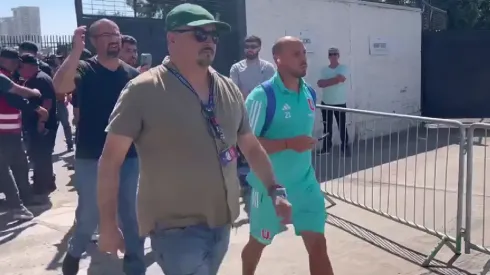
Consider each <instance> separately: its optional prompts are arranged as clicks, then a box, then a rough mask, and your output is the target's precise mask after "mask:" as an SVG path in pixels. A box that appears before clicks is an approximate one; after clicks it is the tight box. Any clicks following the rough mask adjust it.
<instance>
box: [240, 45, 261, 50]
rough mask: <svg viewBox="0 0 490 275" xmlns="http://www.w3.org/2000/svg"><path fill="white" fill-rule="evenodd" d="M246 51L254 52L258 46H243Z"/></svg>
mask: <svg viewBox="0 0 490 275" xmlns="http://www.w3.org/2000/svg"><path fill="white" fill-rule="evenodd" d="M244 48H245V49H246V50H256V49H258V48H259V46H257V45H247V44H245V47H244Z"/></svg>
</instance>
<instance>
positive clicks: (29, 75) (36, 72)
mask: <svg viewBox="0 0 490 275" xmlns="http://www.w3.org/2000/svg"><path fill="white" fill-rule="evenodd" d="M18 71H19V74H20V76H21V77H22V78H23V79H25V82H24V86H26V87H28V88H32V89H38V90H39V91H40V92H41V97H40V98H34V99H31V102H32V103H33V104H37V105H38V106H42V107H43V108H44V109H46V110H48V114H49V115H48V119H47V120H44V119H39V117H38V116H37V114H35V113H33V112H30V113H24V114H23V121H24V123H25V124H24V128H25V129H26V132H27V135H28V139H27V140H28V143H29V144H28V148H29V153H30V157H31V158H32V159H31V161H32V163H33V165H34V176H33V179H34V183H33V191H34V194H36V195H43V196H47V195H49V194H50V193H51V192H53V191H54V190H56V184H55V182H54V181H55V180H54V177H53V162H52V160H51V156H52V152H53V148H54V144H55V139H56V130H57V129H58V120H57V118H56V104H55V103H56V97H55V92H54V87H53V82H52V80H51V77H49V76H48V75H47V74H45V73H44V72H42V71H41V70H40V69H39V63H38V59H37V58H36V57H35V56H33V55H31V54H24V55H22V56H21V57H20V66H19V70H18Z"/></svg>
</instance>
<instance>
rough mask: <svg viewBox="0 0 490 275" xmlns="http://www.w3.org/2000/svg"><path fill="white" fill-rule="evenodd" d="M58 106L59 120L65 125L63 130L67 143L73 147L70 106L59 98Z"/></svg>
mask: <svg viewBox="0 0 490 275" xmlns="http://www.w3.org/2000/svg"><path fill="white" fill-rule="evenodd" d="M56 108H57V111H58V112H57V113H56V115H57V116H58V120H59V122H60V124H61V126H62V127H63V132H64V133H65V139H66V145H67V146H68V147H73V135H72V130H71V125H70V120H69V114H68V107H67V106H66V105H65V102H64V101H60V100H57V101H56Z"/></svg>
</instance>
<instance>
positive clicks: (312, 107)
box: [308, 98, 315, 111]
mask: <svg viewBox="0 0 490 275" xmlns="http://www.w3.org/2000/svg"><path fill="white" fill-rule="evenodd" d="M308 106H310V110H312V111H315V103H314V102H313V100H312V99H311V98H308Z"/></svg>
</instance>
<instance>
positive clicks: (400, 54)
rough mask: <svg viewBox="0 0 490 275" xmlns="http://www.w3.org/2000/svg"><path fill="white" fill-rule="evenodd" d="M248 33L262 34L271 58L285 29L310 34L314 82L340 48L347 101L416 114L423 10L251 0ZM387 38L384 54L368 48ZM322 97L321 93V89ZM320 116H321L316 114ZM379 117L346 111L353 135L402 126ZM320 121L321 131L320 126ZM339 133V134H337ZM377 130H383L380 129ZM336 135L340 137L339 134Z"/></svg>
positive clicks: (336, 1) (320, 0)
mask: <svg viewBox="0 0 490 275" xmlns="http://www.w3.org/2000/svg"><path fill="white" fill-rule="evenodd" d="M246 18H247V33H248V35H252V34H253V35H257V36H259V37H261V38H262V41H263V46H262V53H261V55H262V58H264V59H267V60H270V61H272V53H271V47H272V44H273V43H274V41H275V40H276V39H277V38H278V37H281V36H284V35H292V36H299V37H301V38H306V39H309V40H310V42H311V43H310V44H306V47H307V51H308V63H309V68H308V74H307V76H306V80H307V81H308V82H310V83H311V84H313V85H315V86H316V81H317V80H318V78H319V75H320V69H321V68H322V67H323V66H326V65H328V53H327V49H328V48H329V47H332V46H335V47H337V48H339V50H340V53H341V56H340V59H341V62H342V63H344V64H347V65H348V66H349V70H350V76H348V86H349V89H348V106H349V107H351V108H357V109H366V110H374V111H381V112H389V113H400V114H418V113H419V111H420V98H421V90H420V89H421V11H420V10H419V9H414V8H407V7H401V6H393V5H386V4H377V3H371V2H360V1H349V0H332V1H328V0H301V1H299V0H247V1H246ZM374 38H380V39H381V40H382V41H384V42H386V44H387V48H388V53H387V54H386V55H371V54H370V39H374ZM319 97H321V93H320V92H319ZM317 118H318V119H317V121H318V122H320V119H321V116H320V115H319V114H318V115H317ZM379 119H380V118H379V117H376V116H362V117H361V116H359V115H348V123H349V132H350V133H351V136H358V137H360V138H365V137H369V136H372V135H373V131H372V127H373V126H372V125H371V124H374V123H375V122H374V121H378V122H376V123H375V124H376V125H377V126H376V127H379V131H378V132H381V133H386V132H387V131H390V129H391V131H394V129H395V128H396V127H398V128H400V127H401V126H400V125H401V124H400V123H394V122H393V120H391V119H390V122H389V123H388V122H387V121H386V119H383V122H381V123H379ZM320 127H321V126H320V123H317V127H316V129H317V132H318V131H320ZM334 135H337V134H334ZM376 135H379V133H378V134H376ZM337 140H338V139H337Z"/></svg>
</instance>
